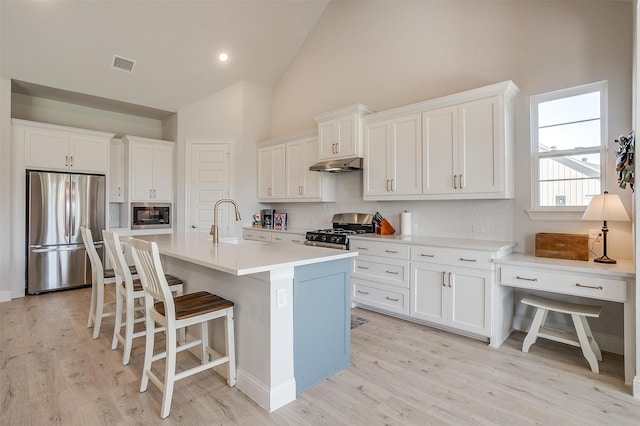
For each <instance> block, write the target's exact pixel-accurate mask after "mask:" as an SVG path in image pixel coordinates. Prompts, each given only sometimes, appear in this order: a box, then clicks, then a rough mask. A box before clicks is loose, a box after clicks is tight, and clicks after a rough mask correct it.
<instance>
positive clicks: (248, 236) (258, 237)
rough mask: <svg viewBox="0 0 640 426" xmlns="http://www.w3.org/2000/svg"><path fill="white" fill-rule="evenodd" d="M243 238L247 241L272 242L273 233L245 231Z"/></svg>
mask: <svg viewBox="0 0 640 426" xmlns="http://www.w3.org/2000/svg"><path fill="white" fill-rule="evenodd" d="M242 237H243V238H244V239H245V240H253V241H263V242H267V243H270V242H271V232H265V231H244V232H243V233H242Z"/></svg>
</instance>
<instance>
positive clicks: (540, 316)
mask: <svg viewBox="0 0 640 426" xmlns="http://www.w3.org/2000/svg"><path fill="white" fill-rule="evenodd" d="M548 313H549V311H548V310H546V309H543V308H538V309H537V310H536V314H535V316H534V317H533V322H532V323H531V327H530V328H529V333H527V337H525V338H524V341H523V342H522V352H525V353H526V352H529V348H531V345H533V344H534V343H535V342H536V340H538V332H539V331H540V327H542V326H543V325H544V323H545V321H546V320H547V314H548Z"/></svg>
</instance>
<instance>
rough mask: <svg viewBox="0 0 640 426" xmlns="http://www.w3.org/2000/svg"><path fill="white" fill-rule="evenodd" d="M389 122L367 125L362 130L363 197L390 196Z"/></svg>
mask: <svg viewBox="0 0 640 426" xmlns="http://www.w3.org/2000/svg"><path fill="white" fill-rule="evenodd" d="M389 146H390V141H389V121H383V122H380V123H369V124H366V125H365V128H364V152H365V154H364V158H365V167H364V171H363V174H362V176H363V187H364V196H365V197H367V196H376V195H381V196H386V195H390V189H391V188H390V179H389V176H388V170H389V162H390V161H389Z"/></svg>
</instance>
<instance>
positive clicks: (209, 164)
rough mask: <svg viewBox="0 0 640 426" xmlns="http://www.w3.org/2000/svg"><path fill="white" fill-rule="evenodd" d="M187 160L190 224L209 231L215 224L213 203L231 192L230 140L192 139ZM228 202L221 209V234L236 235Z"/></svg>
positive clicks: (196, 228) (188, 215)
mask: <svg viewBox="0 0 640 426" xmlns="http://www.w3.org/2000/svg"><path fill="white" fill-rule="evenodd" d="M189 146H190V152H189V153H188V155H189V160H190V162H189V164H187V175H188V176H189V179H188V180H187V193H188V197H187V217H188V222H187V227H188V228H190V229H191V230H198V231H203V232H204V231H206V232H209V230H210V228H211V225H212V224H213V206H214V204H215V203H216V201H218V200H219V199H221V198H230V195H231V143H229V142H207V141H204V142H192V143H190V144H189ZM229 207H230V206H229V204H228V203H224V204H222V205H221V206H220V208H219V210H218V232H219V235H220V236H232V235H234V228H233V227H232V226H230V224H231V220H232V218H231V216H230V215H231V211H230V209H229Z"/></svg>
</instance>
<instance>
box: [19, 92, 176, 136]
mask: <svg viewBox="0 0 640 426" xmlns="http://www.w3.org/2000/svg"><path fill="white" fill-rule="evenodd" d="M11 116H12V117H13V118H21V119H23V120H31V121H40V122H42V123H51V124H59V125H62V126H69V127H77V128H80V129H89V130H100V131H103V132H113V133H115V134H116V137H121V136H124V135H132V136H140V137H145V138H152V139H164V137H163V133H162V131H163V129H162V122H161V121H160V120H154V119H151V118H145V117H137V116H134V115H129V114H120V113H116V112H111V111H105V110H101V109H96V108H89V107H84V106H81V105H75V104H70V103H66V102H60V101H54V100H50V99H44V98H38V97H33V96H26V95H22V94H13V95H12V99H11ZM168 140H173V139H168Z"/></svg>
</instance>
